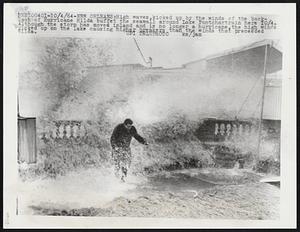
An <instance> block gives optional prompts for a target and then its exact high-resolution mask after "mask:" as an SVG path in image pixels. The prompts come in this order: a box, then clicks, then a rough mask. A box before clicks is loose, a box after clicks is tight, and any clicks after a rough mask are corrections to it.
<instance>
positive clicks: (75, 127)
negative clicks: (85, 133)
mask: <svg viewBox="0 0 300 232" xmlns="http://www.w3.org/2000/svg"><path fill="white" fill-rule="evenodd" d="M78 136H79V135H78V125H77V124H75V125H74V126H73V137H74V138H77V137H78Z"/></svg>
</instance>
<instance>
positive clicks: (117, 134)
mask: <svg viewBox="0 0 300 232" xmlns="http://www.w3.org/2000/svg"><path fill="white" fill-rule="evenodd" d="M132 137H134V138H135V139H136V140H137V141H139V142H140V143H142V144H145V143H146V140H145V139H144V138H143V137H142V136H140V135H139V134H138V133H137V131H136V129H135V127H134V126H132V127H131V128H130V130H128V129H126V127H125V125H124V123H121V124H119V125H117V126H116V127H115V129H114V130H113V133H112V135H111V138H110V143H111V146H112V148H116V147H118V148H125V149H126V148H129V147H130V142H131V139H132Z"/></svg>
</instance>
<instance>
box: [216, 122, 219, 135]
mask: <svg viewBox="0 0 300 232" xmlns="http://www.w3.org/2000/svg"><path fill="white" fill-rule="evenodd" d="M218 134H219V124H218V123H216V125H215V135H218Z"/></svg>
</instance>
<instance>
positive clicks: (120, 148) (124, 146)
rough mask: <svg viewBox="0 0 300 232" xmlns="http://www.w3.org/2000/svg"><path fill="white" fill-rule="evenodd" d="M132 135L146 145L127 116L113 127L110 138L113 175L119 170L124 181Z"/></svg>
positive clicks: (129, 156) (129, 162)
mask: <svg viewBox="0 0 300 232" xmlns="http://www.w3.org/2000/svg"><path fill="white" fill-rule="evenodd" d="M132 137H134V138H135V139H136V140H137V141H139V142H140V143H141V144H144V145H148V143H147V141H146V140H145V139H144V138H143V137H142V136H140V135H139V134H138V133H137V130H136V129H135V127H134V126H133V121H132V120H131V119H129V118H127V119H126V120H125V121H124V123H121V124H119V125H117V126H116V127H115V129H114V130H113V133H112V135H111V138H110V143H111V147H112V158H113V161H114V165H115V175H116V176H117V177H119V172H120V170H121V180H122V181H125V179H124V178H125V177H126V176H127V172H128V168H129V167H130V164H131V158H132V155H131V149H130V142H131V139H132Z"/></svg>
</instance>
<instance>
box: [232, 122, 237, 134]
mask: <svg viewBox="0 0 300 232" xmlns="http://www.w3.org/2000/svg"><path fill="white" fill-rule="evenodd" d="M237 130H238V128H237V125H236V124H233V127H232V135H233V136H235V135H236V134H237Z"/></svg>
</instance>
